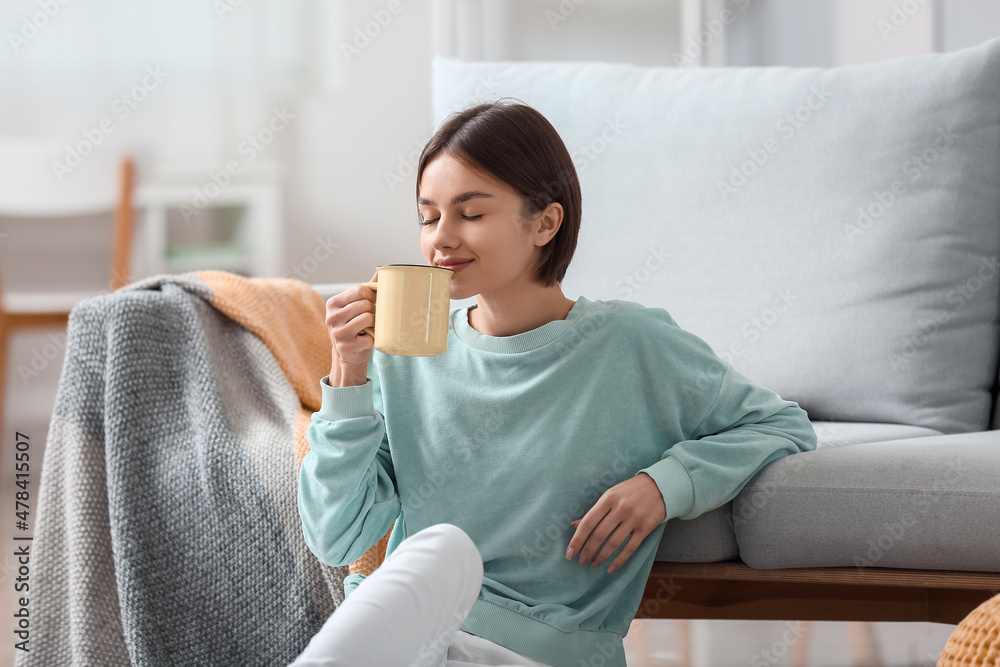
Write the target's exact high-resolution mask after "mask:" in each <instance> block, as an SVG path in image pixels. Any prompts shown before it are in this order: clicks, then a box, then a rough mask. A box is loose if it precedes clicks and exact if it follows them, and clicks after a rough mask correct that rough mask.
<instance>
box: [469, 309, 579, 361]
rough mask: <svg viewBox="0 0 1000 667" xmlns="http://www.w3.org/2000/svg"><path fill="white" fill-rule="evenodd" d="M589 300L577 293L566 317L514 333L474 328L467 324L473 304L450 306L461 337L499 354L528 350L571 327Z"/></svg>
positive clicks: (480, 348) (471, 344)
mask: <svg viewBox="0 0 1000 667" xmlns="http://www.w3.org/2000/svg"><path fill="white" fill-rule="evenodd" d="M591 303H592V302H591V301H590V300H589V299H587V298H585V297H582V296H581V297H578V298H577V300H576V303H575V304H573V307H572V308H571V309H570V311H569V314H568V315H567V316H566V319H564V320H552V321H551V322H546V323H545V324H543V325H542V326H540V327H537V328H535V329H531V330H530V331H525V332H523V333H519V334H514V335H513V336H487V335H486V334H483V333H480V332H478V331H476V330H475V329H473V328H472V327H471V326H470V325H469V311H470V310H472V309H473V308H476V307H477V305H476V304H472V305H469V306H466V307H465V308H456V309H455V310H453V311H452V313H451V326H452V329H453V330H454V332H455V335H456V336H457V337H458V339H459V340H460V341H462V342H463V343H465V344H466V345H468V346H469V347H474V348H476V349H477V350H484V351H486V352H499V353H502V354H514V353H517V352H527V351H529V350H534V349H535V348H538V347H541V346H542V345H545V344H546V343H549V342H551V341H553V340H555V339H556V338H558V337H559V336H561V335H563V334H564V333H566V332H567V331H569V330H570V329H572V328H573V327H574V326H575V325H576V322H577V321H578V320H579V319H580V318H581V317H583V314H584V313H585V312H586V311H587V309H588V308H589V307H590V304H591Z"/></svg>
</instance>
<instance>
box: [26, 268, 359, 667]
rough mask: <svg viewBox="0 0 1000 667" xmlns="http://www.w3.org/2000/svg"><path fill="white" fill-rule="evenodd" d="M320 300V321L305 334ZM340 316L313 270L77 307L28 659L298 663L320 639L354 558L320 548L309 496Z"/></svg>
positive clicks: (47, 466)
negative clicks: (342, 561)
mask: <svg viewBox="0 0 1000 667" xmlns="http://www.w3.org/2000/svg"><path fill="white" fill-rule="evenodd" d="M220 308H223V309H222V310H220ZM311 308H318V310H317V312H315V314H313V313H311V312H310V313H308V314H306V315H303V313H304V312H306V311H309V309H311ZM226 310H228V312H229V314H228V315H227V314H226V312H224V311H226ZM234 316H235V317H234ZM303 317H305V318H313V317H315V321H316V322H318V323H319V325H320V328H316V327H315V326H313V325H312V324H311V322H312V320H310V328H309V336H306V335H305V334H304V333H302V334H300V333H298V332H297V331H296V330H297V329H299V330H301V329H303V328H305V327H303V326H302V325H301V321H302V319H303ZM322 321H323V300H322V297H320V296H319V294H317V293H316V292H315V291H314V290H312V288H311V287H309V286H308V285H307V284H306V283H302V282H300V281H291V280H283V279H271V280H265V279H245V278H242V277H240V276H236V275H235V274H229V273H227V272H211V271H204V272H196V273H195V272H192V273H187V274H181V275H172V276H168V275H163V276H154V277H152V278H148V279H145V280H142V281H139V282H136V283H133V284H131V285H129V286H127V287H125V288H122V289H121V290H119V291H117V292H114V293H111V294H105V295H102V296H98V297H94V298H91V299H87V300H85V301H83V302H81V303H80V304H78V305H77V307H76V308H74V309H73V312H72V314H71V316H70V320H69V329H68V340H67V348H66V357H65V362H64V366H63V369H62V374H61V376H60V379H59V387H58V393H57V397H56V402H55V408H54V411H53V414H52V418H51V422H50V427H49V434H48V440H47V443H46V445H45V452H44V457H43V463H42V471H41V480H40V484H39V487H38V488H37V493H36V494H33V496H34V497H35V498H36V502H37V514H35V515H34V518H35V522H34V523H35V525H34V542H33V543H32V561H31V563H32V568H31V580H30V593H29V594H28V597H29V599H30V602H29V611H30V618H31V623H30V640H29V642H28V648H29V651H28V652H21V651H18V652H17V654H18V655H17V657H16V660H15V665H16V667H64V666H75V665H101V666H113V665H129V664H133V665H211V666H212V667H219V666H220V665H240V666H241V667H243V666H248V665H287V664H288V663H290V662H291V661H292V660H294V659H295V657H296V656H297V655H298V654H299V653H300V652H301V651H302V650H303V649H304V648H305V646H306V644H307V643H308V642H309V639H310V638H311V637H312V636H313V635H314V634H315V633H316V632H317V631H318V630H319V628H320V627H321V626H322V624H323V622H324V621H325V620H326V618H327V617H328V616H329V615H330V614H331V613H333V611H334V610H335V609H336V607H337V606H338V605H339V604H340V603H341V602H342V601H343V579H344V577H345V576H346V575H347V574H348V568H347V567H338V568H331V567H328V566H326V565H324V564H322V563H321V562H319V561H318V560H317V559H316V557H315V556H314V555H313V554H312V553H311V552H310V551H309V549H308V547H307V546H306V544H305V542H304V540H303V537H302V529H301V523H300V519H299V515H298V506H297V501H296V488H297V484H298V464H299V462H300V461H301V459H302V457H303V456H304V455H305V451H306V450H303V449H302V442H301V440H299V438H300V437H301V438H302V439H304V435H303V434H304V431H303V425H304V422H303V418H304V417H305V420H306V421H308V415H309V414H310V413H311V412H312V411H314V410H318V409H319V405H318V401H319V398H320V396H319V379H320V377H322V376H323V375H325V374H326V372H327V370H328V369H329V338H328V337H326V338H325V344H326V346H327V350H326V357H325V359H324V357H323V355H322V353H321V352H317V350H320V349H321V347H322V345H323V344H324V341H323V338H324V333H325V329H323V328H322ZM247 326H250V327H251V328H256V329H257V333H254V332H252V331H251V330H250V329H248V328H247ZM293 334H294V335H293ZM299 336H301V337H302V338H308V339H309V343H310V345H312V346H313V347H312V348H310V350H307V351H306V352H303V349H302V346H300V345H299V346H297V345H296V341H297V339H298V337H299ZM265 341H268V342H267V343H266V342H265ZM269 344H270V346H271V347H272V348H278V349H279V352H278V354H275V353H273V352H272V349H270V348H269ZM281 346H287V347H288V348H290V350H288V351H281ZM324 364H326V366H325V369H324V370H320V369H323V368H324ZM317 372H318V373H319V374H318V375H315V373H317ZM313 375H315V376H314V377H312V376H313ZM310 384H312V389H310ZM313 390H314V391H315V395H311V397H310V398H309V399H308V400H307V401H303V400H302V394H310V392H311V391H313ZM312 403H316V404H315V406H313V405H311V404H312Z"/></svg>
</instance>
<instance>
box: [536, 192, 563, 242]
mask: <svg viewBox="0 0 1000 667" xmlns="http://www.w3.org/2000/svg"><path fill="white" fill-rule="evenodd" d="M563 213H564V212H563V207H562V204H560V203H559V202H557V201H554V202H552V203H551V204H549V205H548V206H546V207H545V210H543V211H541V212H540V213H538V216H537V218H536V219H535V226H536V229H535V245H539V246H542V245H545V244H546V243H548V242H549V241H551V240H552V237H554V236H555V235H556V232H558V231H559V227H560V226H561V225H562V221H563Z"/></svg>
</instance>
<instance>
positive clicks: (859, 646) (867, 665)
mask: <svg viewBox="0 0 1000 667" xmlns="http://www.w3.org/2000/svg"><path fill="white" fill-rule="evenodd" d="M847 638H848V641H850V643H851V664H853V665H854V667H882V658H881V657H880V656H879V652H878V639H877V638H876V637H875V626H874V625H872V624H871V623H866V622H862V621H848V622H847Z"/></svg>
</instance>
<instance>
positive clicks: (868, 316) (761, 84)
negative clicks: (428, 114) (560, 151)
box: [433, 39, 1000, 622]
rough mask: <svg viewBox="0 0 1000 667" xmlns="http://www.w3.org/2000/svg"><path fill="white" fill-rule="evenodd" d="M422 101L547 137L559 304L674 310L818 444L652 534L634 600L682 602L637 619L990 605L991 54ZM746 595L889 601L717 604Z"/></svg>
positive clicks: (560, 65)
mask: <svg viewBox="0 0 1000 667" xmlns="http://www.w3.org/2000/svg"><path fill="white" fill-rule="evenodd" d="M433 90H434V116H435V121H436V122H438V123H439V122H440V121H441V120H443V118H444V117H446V116H447V115H448V114H449V113H451V112H452V111H455V110H457V109H459V108H464V107H466V106H469V105H470V104H473V103H475V102H477V101H481V100H482V99H492V98H495V97H501V96H513V97H516V98H518V99H520V100H522V101H524V102H525V103H527V104H530V105H532V106H533V107H535V108H537V109H538V110H539V111H541V112H542V113H543V114H544V115H545V116H546V117H547V118H548V119H549V120H550V121H551V122H552V123H553V125H555V127H556V129H557V130H558V131H559V132H560V135H561V136H562V137H563V139H564V141H565V142H566V144H567V146H568V147H569V148H570V151H571V153H572V154H573V157H574V162H575V164H576V167H577V171H578V174H579V176H580V179H581V183H582V188H583V224H582V228H581V232H580V242H579V246H578V249H577V252H576V255H575V258H574V260H573V263H572V264H571V266H570V268H569V271H568V273H567V276H566V279H565V281H564V282H563V289H564V292H565V293H566V295H567V296H569V297H570V298H575V297H576V296H577V295H580V294H584V295H586V296H587V297H588V298H590V299H595V300H596V299H628V300H632V301H638V302H640V303H643V304H645V305H646V306H649V307H660V308H664V309H666V310H667V311H669V312H670V313H671V315H673V317H674V318H675V319H676V320H677V322H678V323H679V324H680V325H681V326H682V327H684V328H685V329H688V330H690V331H692V332H694V333H695V334H697V335H699V336H701V337H702V338H704V339H705V340H706V341H707V342H709V344H711V345H712V347H713V349H715V351H716V353H717V354H719V355H720V356H721V357H723V358H724V359H726V360H727V361H729V362H730V363H731V364H732V365H733V366H734V367H735V368H736V369H737V370H739V371H740V372H741V373H743V374H744V375H746V376H747V377H749V378H751V379H752V380H754V381H755V382H757V383H758V384H761V385H764V386H766V387H769V388H771V389H773V390H774V391H776V392H778V393H779V394H780V395H781V396H782V397H784V398H787V399H789V400H794V401H796V402H798V403H799V404H800V405H801V406H802V407H803V408H805V409H806V410H807V411H808V413H809V415H810V418H811V419H812V420H813V423H814V425H815V427H816V431H817V434H818V436H819V446H818V448H817V450H816V451H814V452H808V453H803V454H798V455H794V456H790V457H786V458H783V459H780V460H778V461H775V462H774V463H772V464H770V465H769V466H767V467H766V468H765V469H764V470H762V471H761V472H760V473H759V474H758V475H757V476H756V477H754V478H753V479H752V480H750V481H749V482H748V483H747V484H746V486H745V487H744V488H743V490H742V492H741V493H740V494H739V495H738V496H737V497H736V498H735V499H734V500H733V501H732V502H731V503H728V504H727V505H725V506H723V507H720V508H718V509H716V510H714V511H712V512H709V513H707V514H704V515H702V516H700V517H698V518H695V519H693V520H689V521H682V520H679V519H674V520H672V521H671V522H670V523H669V524H668V525H667V527H666V530H665V532H664V534H663V539H662V543H661V546H660V550H659V552H658V561H662V562H658V563H656V564H655V565H654V570H653V573H652V575H651V581H650V586H649V588H647V596H651V595H652V587H653V583H654V582H653V578H654V577H656V576H659V577H661V578H662V579H663V581H666V580H667V579H666V578H667V577H668V576H670V577H680V578H682V579H685V578H686V579H690V580H691V582H692V583H691V585H690V586H688V589H689V592H690V597H691V599H689V600H687V601H684V602H683V604H680V602H681V600H680V597H678V596H673V599H674V600H675V601H676V602H677V603H676V604H674V606H673V607H672V608H670V609H669V610H667V609H661V608H660V607H661V606H662V605H657V609H656V610H654V611H653V612H652V613H649V614H644V610H643V609H640V614H639V615H640V616H643V615H649V616H673V615H679V616H689V617H703V618H747V617H756V618H792V617H799V618H809V617H811V618H814V619H822V618H848V619H849V618H850V615H849V614H851V613H854V614H856V616H855V618H858V619H859V620H860V619H861V618H862V617H866V620H917V619H924V620H944V621H948V622H957V619H959V618H961V616H962V615H964V613H965V611H967V610H968V609H971V608H972V607H974V606H975V605H976V604H978V602H979V601H981V600H983V599H986V598H987V597H989V596H990V595H992V594H995V593H996V592H1000V575H998V574H995V573H1000V409H998V404H997V374H998V343H1000V331H998V312H1000V311H998V307H1000V290H998V275H1000V39H998V40H993V41H990V42H987V43H984V44H982V45H980V46H978V47H975V48H970V49H965V50H962V51H957V52H953V53H948V54H930V55H923V56H915V57H908V58H902V59H897V60H892V61H886V62H882V63H875V64H870V65H860V66H851V67H841V68H830V69H819V68H789V67H769V68H676V67H669V68H667V67H665V68H642V67H635V66H631V65H625V64H614V63H579V62H551V63H529V62H463V61H458V60H454V59H447V58H440V57H439V58H437V59H435V62H434V67H433ZM484 90H487V91H488V95H487V96H486V97H485V98H484V97H482V93H483V91H484ZM663 380H664V382H669V378H664V379H663ZM711 563H716V564H718V565H717V566H715V568H714V569H713V568H711V567H708V566H707V565H705V564H711ZM682 564H685V565H682ZM697 564H701V565H697ZM723 566H724V567H723ZM800 568H810V572H820V571H819V570H817V569H816V568H822V573H823V576H824V577H827V578H825V579H824V578H822V577H820V578H817V576H818V575H817V576H812V577H810V576H807V574H808V573H806V572H805V571H804V570H798V569H800ZM751 570H753V572H750V571H751ZM763 570H767V571H774V572H772V573H771V575H772V578H770V579H764V581H765V584H766V582H767V581H770V588H772V589H775V586H776V585H777V584H776V582H785V583H788V582H792V581H798V582H800V583H801V584H802V585H803V586H812V587H813V588H814V589H816V588H822V585H821V583H820V582H826V583H829V584H830V585H836V586H840V587H841V588H843V587H844V586H847V585H849V584H850V585H862V584H865V583H871V584H873V585H877V586H875V588H874V589H872V590H873V592H872V593H871V594H869V595H868V597H867V599H868V600H869V601H870V602H872V603H873V604H874V603H876V602H878V601H879V600H884V599H885V598H887V597H893V595H892V594H890V593H887V592H886V591H887V590H888V589H890V588H892V587H894V586H895V587H896V588H897V589H899V591H898V593H899V595H898V597H900V598H901V599H902V598H906V601H904V602H903V603H900V605H902V606H900V605H896V604H895V603H893V605H886V606H885V607H884V609H882V610H881V611H877V610H875V607H869V608H868V611H865V610H864V609H859V610H858V611H855V612H847V611H843V610H841V611H824V610H821V609H820V608H819V607H820V601H821V600H828V599H829V596H827V597H822V595H820V596H819V597H817V598H816V599H814V600H812V601H811V602H810V601H809V600H806V601H805V602H804V603H803V604H798V605H792V606H788V605H785V606H784V607H782V606H781V604H780V600H779V601H775V600H774V599H772V600H770V601H767V602H766V603H763V604H764V606H763V607H760V609H759V610H758V611H753V610H752V609H751V607H752V605H749V604H748V603H746V601H745V600H743V601H737V600H728V601H727V600H724V599H721V598H719V597H718V596H719V595H720V594H721V592H722V591H724V590H726V589H727V586H728V588H730V589H731V588H732V586H731V585H730V584H731V583H732V582H733V581H737V580H739V581H745V582H749V581H751V580H759V579H760V578H761V577H762V576H764V574H763V573H757V572H756V571H763ZM793 570H798V574H799V576H798V577H794V576H791V575H790V574H789V573H790V572H792V571H793ZM779 572H780V573H783V574H784V576H778V575H777V574H776V573H779ZM893 573H896V574H898V575H899V576H897V578H896V579H893V576H894V575H893ZM918 573H919V576H917V574H918ZM949 573H951V574H949ZM960 573H967V574H965V575H963V576H958V575H959V574H960ZM972 573H981V574H972ZM696 579H697V580H700V581H701V583H700V584H698V585H695V584H694V583H693V582H694V580H696ZM710 579H716V580H717V581H718V582H719V585H718V586H716V587H715V588H714V589H712V590H714V593H713V592H711V591H709V588H706V587H705V585H704V584H705V582H707V581H708V580H710ZM725 582H730V584H727V583H725ZM886 582H889V583H886ZM935 582H936V583H935ZM942 582H944V583H942ZM963 582H964V583H963ZM915 588H920V589H921V590H923V591H924V593H923V595H921V596H913V595H909V597H907V595H908V593H907V592H906V590H905V589H915ZM766 589H767V585H765V586H764V587H763V588H761V589H760V590H759V591H758V592H757V593H754V595H758V596H760V597H767V594H766ZM945 589H947V590H948V591H950V593H947V594H946V593H945ZM775 590H778V589H775ZM838 590H840V589H838ZM935 590H936V591H937V594H938V596H937V597H940V596H941V595H944V596H945V597H948V596H949V595H951V597H948V600H949V601H946V602H942V603H941V604H940V605H938V608H937V609H933V608H932V607H933V605H931V602H930V601H932V600H931V599H932V598H935ZM963 591H964V593H963ZM910 592H911V593H912V590H911V591H910ZM827 593H829V594H830V595H833V596H834V597H836V596H837V595H839V593H837V592H836V591H833V589H830V590H829V591H827ZM713 595H714V596H715V597H714V598H713ZM776 595H777V596H778V598H780V599H781V600H789V599H792V598H796V599H799V598H802V599H805V598H808V597H809V596H808V595H806V596H804V597H803V594H802V591H801V590H800V591H798V592H795V591H794V590H792V589H788V590H784V591H783V592H781V591H779V592H778V593H776ZM782 596H784V597H782ZM956 596H957V597H956ZM681 597H682V596H681ZM847 597H849V598H850V597H851V596H850V595H849V596H847ZM858 600H859V599H858V598H856V597H855V598H852V604H853V607H855V608H857V607H858V605H857V602H858ZM800 601H801V600H800ZM685 605H686V606H685ZM727 605H731V608H728V609H727V608H726V607H727ZM906 605H909V607H908V608H907V609H908V610H907V609H904V607H906ZM921 605H923V606H924V608H923V610H922V611H921V610H915V607H919V606H921ZM876 606H877V605H876ZM779 607H781V608H779ZM846 608H847V606H846V605H845V606H844V607H843V609H846ZM713 609H714V610H713ZM647 611H648V610H647ZM793 612H794V613H795V614H797V616H792V615H790V614H792V613H793ZM810 614H811V616H810Z"/></svg>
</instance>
